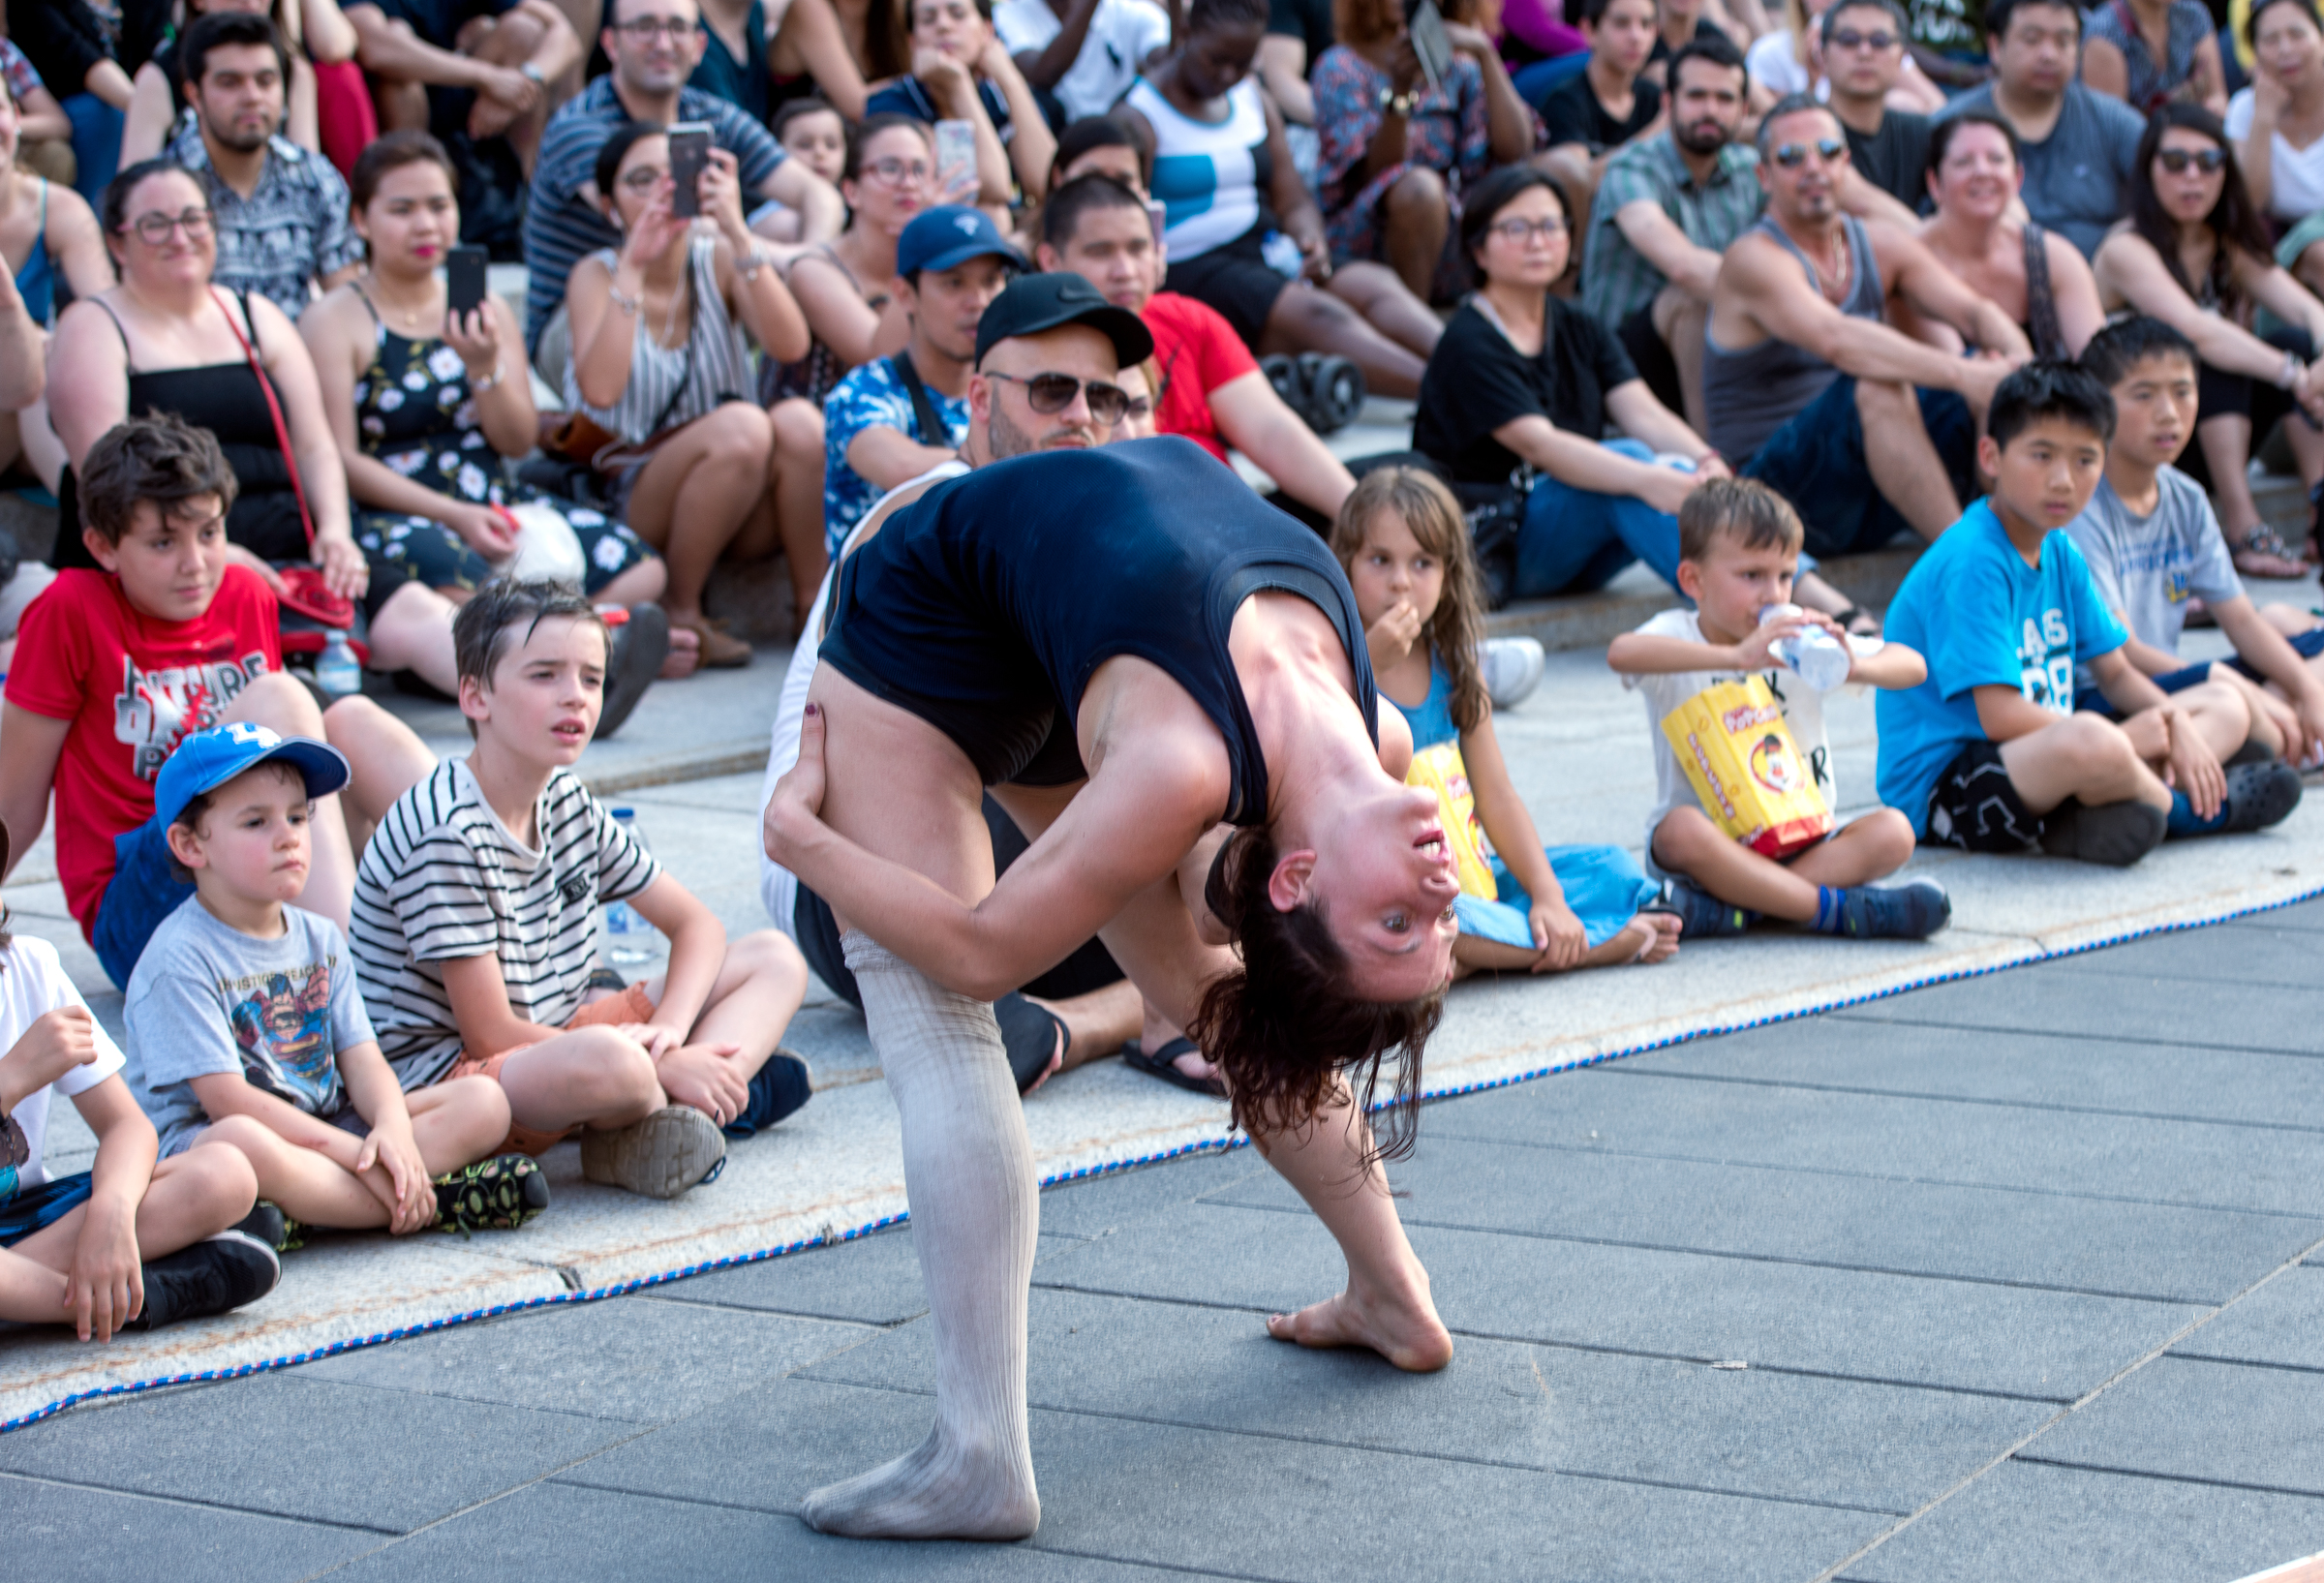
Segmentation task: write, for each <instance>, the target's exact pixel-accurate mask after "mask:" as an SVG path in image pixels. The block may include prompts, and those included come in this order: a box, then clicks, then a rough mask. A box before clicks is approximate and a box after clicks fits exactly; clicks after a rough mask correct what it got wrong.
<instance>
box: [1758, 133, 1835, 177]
mask: <svg viewBox="0 0 2324 1583" xmlns="http://www.w3.org/2000/svg"><path fill="white" fill-rule="evenodd" d="M1811 148H1812V149H1814V150H1815V151H1816V157H1817V158H1818V159H1819V160H1821V161H1822V162H1823V163H1824V164H1826V165H1829V164H1831V163H1832V162H1833V161H1834V160H1836V159H1838V158H1839V157H1840V156H1841V155H1843V154H1845V153H1847V152H1848V145H1847V144H1846V143H1844V142H1842V141H1841V140H1840V139H1839V138H1837V137H1819V138H1817V139H1816V141H1814V142H1812V143H1778V144H1776V145H1775V163H1776V164H1778V165H1780V166H1782V167H1784V168H1785V169H1787V170H1796V169H1798V168H1799V167H1801V166H1802V165H1805V164H1806V163H1807V159H1808V150H1809V149H1811Z"/></svg>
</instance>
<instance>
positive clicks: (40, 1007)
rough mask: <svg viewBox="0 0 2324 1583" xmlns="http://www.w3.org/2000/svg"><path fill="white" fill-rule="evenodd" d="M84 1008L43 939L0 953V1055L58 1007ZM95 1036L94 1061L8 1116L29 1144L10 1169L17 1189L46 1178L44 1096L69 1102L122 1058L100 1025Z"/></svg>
mask: <svg viewBox="0 0 2324 1583" xmlns="http://www.w3.org/2000/svg"><path fill="white" fill-rule="evenodd" d="M87 1004H88V1002H87V1001H85V1000H83V999H81V998H80V991H79V990H78V989H74V988H73V981H72V980H71V979H69V978H67V977H65V969H64V966H63V964H62V963H60V962H59V961H58V960H57V959H56V947H54V946H52V945H50V944H49V943H48V942H47V941H46V940H35V939H31V938H28V937H27V936H25V935H21V934H19V935H17V936H16V937H15V939H14V940H12V941H10V942H9V944H8V947H7V949H5V950H0V1055H4V1054H6V1053H7V1052H8V1051H9V1050H14V1049H15V1044H16V1041H17V1040H19V1039H21V1038H23V1037H24V1031H25V1030H26V1029H27V1028H29V1027H31V1026H32V1025H33V1023H35V1022H37V1021H39V1020H41V1019H42V1018H44V1017H46V1016H47V1015H48V1014H49V1013H50V1012H52V1011H55V1010H56V1009H57V1008H58V1007H59V1006H82V1007H85V1006H86V1005H87ZM92 1021H94V1019H92ZM95 1033H96V1046H97V1058H96V1059H95V1060H93V1061H90V1062H89V1063H88V1064H87V1065H85V1066H76V1067H75V1068H74V1069H73V1070H72V1071H70V1072H68V1073H66V1074H65V1075H64V1076H63V1077H61V1078H59V1079H57V1080H56V1081H54V1082H52V1083H50V1084H49V1085H48V1086H47V1087H46V1088H36V1089H34V1090H33V1091H32V1092H31V1093H30V1094H28V1095H26V1096H25V1097H24V1099H23V1100H22V1101H21V1102H20V1103H18V1104H17V1106H16V1108H15V1111H12V1112H10V1113H11V1114H13V1115H14V1116H15V1119H16V1125H17V1126H19V1127H21V1128H23V1129H24V1139H25V1142H28V1143H30V1144H31V1145H32V1157H31V1158H30V1159H29V1160H27V1161H26V1162H25V1163H24V1164H22V1165H20V1166H18V1167H17V1168H16V1184H17V1186H18V1187H19V1188H23V1187H38V1186H40V1185H41V1184H42V1183H43V1182H45V1181H46V1180H47V1179H48V1172H47V1171H46V1168H44V1166H43V1165H42V1163H41V1151H42V1150H43V1149H44V1148H45V1147H46V1145H47V1141H48V1096H49V1095H51V1094H58V1095H62V1096H63V1097H64V1098H66V1099H71V1098H73V1097H74V1096H75V1095H76V1094H85V1093H87V1092H88V1091H89V1090H90V1089H92V1088H94V1087H96V1086H97V1085H98V1084H99V1083H101V1082H103V1081H105V1080H106V1079H107V1078H109V1077H111V1076H112V1075H113V1074H114V1073H116V1072H118V1071H120V1070H121V1068H122V1065H123V1063H124V1061H125V1059H126V1057H124V1056H123V1055H122V1053H121V1047H120V1046H119V1045H116V1044H114V1043H113V1041H112V1040H111V1039H110V1038H108V1037H107V1034H106V1031H105V1029H104V1027H103V1026H102V1025H99V1026H97V1027H96V1029H95Z"/></svg>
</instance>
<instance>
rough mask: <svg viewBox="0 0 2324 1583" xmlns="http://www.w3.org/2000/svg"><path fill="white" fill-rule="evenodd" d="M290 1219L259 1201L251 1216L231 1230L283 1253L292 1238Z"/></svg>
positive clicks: (267, 1203) (254, 1206) (235, 1224)
mask: <svg viewBox="0 0 2324 1583" xmlns="http://www.w3.org/2000/svg"><path fill="white" fill-rule="evenodd" d="M290 1225H291V1217H290V1216H288V1215H286V1214H284V1213H283V1212H282V1210H280V1209H278V1208H276V1207H275V1206H274V1205H273V1204H271V1203H269V1202H266V1200H264V1199H260V1200H259V1202H257V1203H256V1204H254V1205H253V1206H252V1208H251V1211H250V1213H249V1214H247V1215H244V1216H243V1217H242V1218H241V1219H240V1220H238V1221H236V1222H235V1223H234V1225H233V1226H232V1227H231V1230H233V1231H236V1232H239V1233H242V1234H243V1235H244V1236H247V1237H249V1238H251V1240H253V1241H255V1242H263V1243H265V1244H266V1245H267V1246H268V1247H270V1248H272V1249H273V1250H274V1251H275V1252H277V1253H280V1252H282V1251H283V1243H284V1242H285V1241H287V1240H288V1239H289V1237H290V1230H289V1228H290Z"/></svg>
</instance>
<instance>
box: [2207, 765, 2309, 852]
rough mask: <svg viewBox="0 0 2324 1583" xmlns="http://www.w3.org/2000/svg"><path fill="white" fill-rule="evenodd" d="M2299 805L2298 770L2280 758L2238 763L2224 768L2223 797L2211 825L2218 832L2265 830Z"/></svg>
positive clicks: (2223, 833) (2225, 833)
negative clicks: (2225, 792) (2226, 768)
mask: <svg viewBox="0 0 2324 1583" xmlns="http://www.w3.org/2000/svg"><path fill="white" fill-rule="evenodd" d="M2299 806H2300V772H2299V771H2297V770H2295V769H2293V768H2292V767H2291V766H2290V765H2288V764H2286V763H2284V762H2283V760H2281V759H2279V758H2270V759H2268V760H2267V761H2266V762H2264V763H2259V764H2238V765H2236V766H2234V767H2233V768H2232V769H2230V770H2229V771H2228V772H2227V798H2226V801H2225V802H2223V803H2222V804H2221V805H2220V806H2219V812H2220V814H2221V815H2222V817H2221V818H2220V820H2219V822H2218V824H2217V826H2216V827H2215V828H2216V829H2217V833H2218V834H2220V835H2222V836H2224V835H2233V834H2240V833H2241V832H2244V831H2249V830H2265V829H2267V828H2268V827H2269V826H2270V825H2273V824H2278V823H2280V822H2281V821H2282V820H2283V819H2284V818H2285V816H2287V815H2288V814H2290V812H2291V811H2292V809H2294V808H2296V807H2299Z"/></svg>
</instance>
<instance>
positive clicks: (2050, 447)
mask: <svg viewBox="0 0 2324 1583" xmlns="http://www.w3.org/2000/svg"><path fill="white" fill-rule="evenodd" d="M2113 431H2114V401H2113V398H2112V397H2111V396H2110V395H2108V393H2107V391H2106V387H2105V386H2104V385H2102V384H2100V383H2099V382H2098V381H2097V380H2096V379H2095V378H2094V377H2093V376H2091V375H2090V374H2088V373H2085V372H2084V371H2083V370H2082V369H2080V368H2078V367H2076V366H2074V365H2073V364H2070V363H2060V362H2036V363H2029V364H2028V365H2026V366H2025V367H2024V368H2021V369H2019V370H2018V371H2017V372H2016V373H2014V374H2012V375H2010V376H2009V378H2008V379H2006V380H2004V381H2002V384H2001V387H2000V388H1999V389H1998V390H1997V391H1996V392H1995V393H1994V399H1993V406H1992V408H1991V410H1990V411H1988V413H1987V417H1986V434H1985V436H1984V438H1982V439H1981V440H1979V441H1978V442H1977V450H1978V457H1977V459H1978V462H1979V464H1980V465H1981V466H1982V467H1983V469H1984V471H1985V472H1988V473H1990V474H1991V475H1992V476H1993V478H1994V488H1993V494H1992V496H1991V497H1990V498H1989V499H1988V500H1986V501H1981V502H1978V503H1977V504H1975V505H1972V506H1971V507H1970V508H1969V510H1968V511H1966V512H1965V513H1963V515H1962V517H1961V520H1960V521H1959V522H1957V523H1955V524H1954V525H1953V526H1952V527H1950V528H1948V529H1946V530H1945V532H1944V533H1943V534H1942V536H1941V537H1940V538H1939V539H1938V540H1937V542H1936V543H1935V544H1934V545H1933V546H1931V547H1930V549H1929V551H1928V552H1927V553H1926V554H1925V555H1923V556H1922V557H1921V559H1920V562H1919V563H1918V564H1916V565H1915V566H1914V567H1913V568H1912V570H1911V574H1910V575H1909V576H1907V577H1906V579H1905V583H1904V587H1903V588H1901V589H1899V590H1898V591H1897V595H1896V599H1895V602H1894V603H1892V604H1891V605H1890V606H1889V609H1888V622H1887V635H1888V636H1889V637H1891V638H1893V639H1895V640H1897V641H1898V642H1900V643H1904V644H1908V645H1910V646H1911V647H1912V648H1914V649H1917V650H1919V651H1920V652H1921V653H1922V654H1923V655H1927V656H1928V662H1929V678H1928V680H1927V681H1926V682H1924V683H1922V684H1921V685H1919V686H1917V687H1912V688H1910V689H1907V690H1903V691H1897V692H1882V693H1881V695H1880V698H1879V702H1878V704H1877V708H1878V711H1879V719H1880V734H1881V754H1880V790H1881V802H1883V803H1885V804H1887V805H1888V806H1889V807H1896V808H1902V809H1903V810H1904V811H1905V814H1906V816H1907V817H1908V818H1910V819H1911V820H1912V821H1913V823H1914V825H1915V826H1916V828H1917V830H1918V832H1919V835H1920V838H1921V839H1922V840H1924V841H1927V842H1931V843H1933V844H1938V845H1947V846H1957V847H1960V848H1962V849H1964V850H1966V851H1971V852H2030V851H2035V850H2038V851H2042V852H2047V853H2050V854H2052V855H2053V856H2058V857H2072V858H2080V859H2082V860H2084V861H2086V862H2091V863H2104V864H2113V865H2117V866H2120V865H2125V864H2130V863H2135V862H2137V861H2138V860H2139V859H2140V858H2142V857H2144V856H2145V855H2146V854H2147V853H2148V852H2150V851H2152V850H2153V849H2154V848H2155V846H2156V844H2157V843H2159V842H2160V841H2161V840H2162V838H2163V837H2164V835H2165V834H2166V833H2168V834H2172V835H2195V834H2206V833H2211V832H2216V831H2227V830H2256V829H2259V828H2261V827H2262V826H2265V825H2270V824H2273V823H2275V822H2276V821H2277V820H2278V819H2280V818H2282V817H2283V816H2284V815H2285V814H2286V813H2288V812H2290V811H2291V807H2292V805H2293V804H2296V803H2297V802H2298V801H2299V790H2300V787H2299V777H2298V776H2289V782H2290V783H2289V787H2288V796H2287V787H2286V785H2285V779H2286V776H2285V775H2284V774H2281V773H2278V772H2281V771H2282V769H2283V767H2282V766H2281V765H2279V764H2276V763H2274V762H2273V761H2269V762H2258V763H2248V764H2239V765H2235V766H2233V767H2223V766H2222V765H2221V764H2220V756H2221V755H2222V754H2228V753H2234V752H2235V751H2237V750H2238V749H2239V748H2240V747H2241V746H2242V745H2243V741H2244V738H2245V736H2246V735H2247V734H2248V728H2249V723H2250V722H2249V720H2248V717H2246V718H2243V719H2240V720H2239V719H2236V718H2233V717H2232V712H2221V713H2219V714H2216V715H2215V714H2208V713H2207V714H2206V715H2204V716H2202V717H2201V718H2197V717H2196V716H2194V715H2190V714H2188V712H2187V711H2186V710H2185V709H2184V708H2182V707H2181V706H2180V705H2179V704H2177V703H2175V702H2174V701H2173V700H2172V699H2170V698H2169V697H2167V696H2166V695H2165V694H2164V693H2163V692H2162V691H2161V689H2159V688H2158V687H2156V685H2155V684H2154V683H2153V682H2151V681H2149V680H2148V679H2147V678H2146V677H2145V676H2143V675H2141V674H2140V673H2139V672H2138V670H2137V669H2136V668H2135V667H2133V666H2132V665H2131V664H2130V662H2129V659H2128V657H2127V656H2126V655H2125V654H2124V653H2123V645H2124V644H2125V642H2126V641H2127V640H2128V634H2127V633H2125V631H2124V630H2123V627H2122V624H2121V623H2119V622H2117V621H2116V620H2115V619H2114V616H2113V614H2112V613H2111V612H2110V611H2108V609H2107V608H2106V604H2105V601H2104V599H2103V598H2102V597H2101V596H2100V595H2099V594H2098V591H2097V587H2096V585H2095V583H2094V582H2093V581H2092V580H2091V575H2090V567H2089V566H2088V564H2087V563H2085V562H2084V561H2083V559H2082V554H2081V551H2079V550H2078V549H2076V548H2075V546H2074V542H2073V540H2072V539H2071V538H2069V537H2067V536H2066V534H2065V533H2064V532H2063V531H2062V530H2063V529H2064V527H2065V525H2066V524H2067V523H2069V522H2071V521H2073V519H2074V518H2075V517H2076V516H2078V515H2079V514H2080V513H2081V510H2082V508H2083V506H2084V505H2086V504H2088V503H2089V501H2090V497H2091V492H2092V491H2093V490H2095V488H2096V487H2097V483H2098V479H2099V477H2100V475H2101V473H2102V471H2103V469H2104V467H2105V461H2106V443H2107V441H2109V440H2110V439H2111V438H2112V436H2113ZM2077 663H2080V664H2083V665H2087V666H2088V667H2089V668H2090V673H2091V676H2092V677H2093V679H2094V680H2095V682H2096V684H2097V685H2098V689H2099V690H2100V691H2101V692H2102V693H2104V694H2105V696H2106V699H2107V701H2108V702H2109V703H2111V704H2112V705H2113V706H2114V707H2115V708H2116V709H2117V710H2119V711H2121V713H2122V715H2123V716H2124V717H2123V718H2122V719H2121V720H2120V721H2119V722H2117V721H2114V720H2109V719H2106V718H2105V717H2103V716H2102V715H2095V714H2091V713H2087V712H2086V713H2082V714H2076V713H2075V712H2074V667H2075V665H2076V664H2077Z"/></svg>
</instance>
